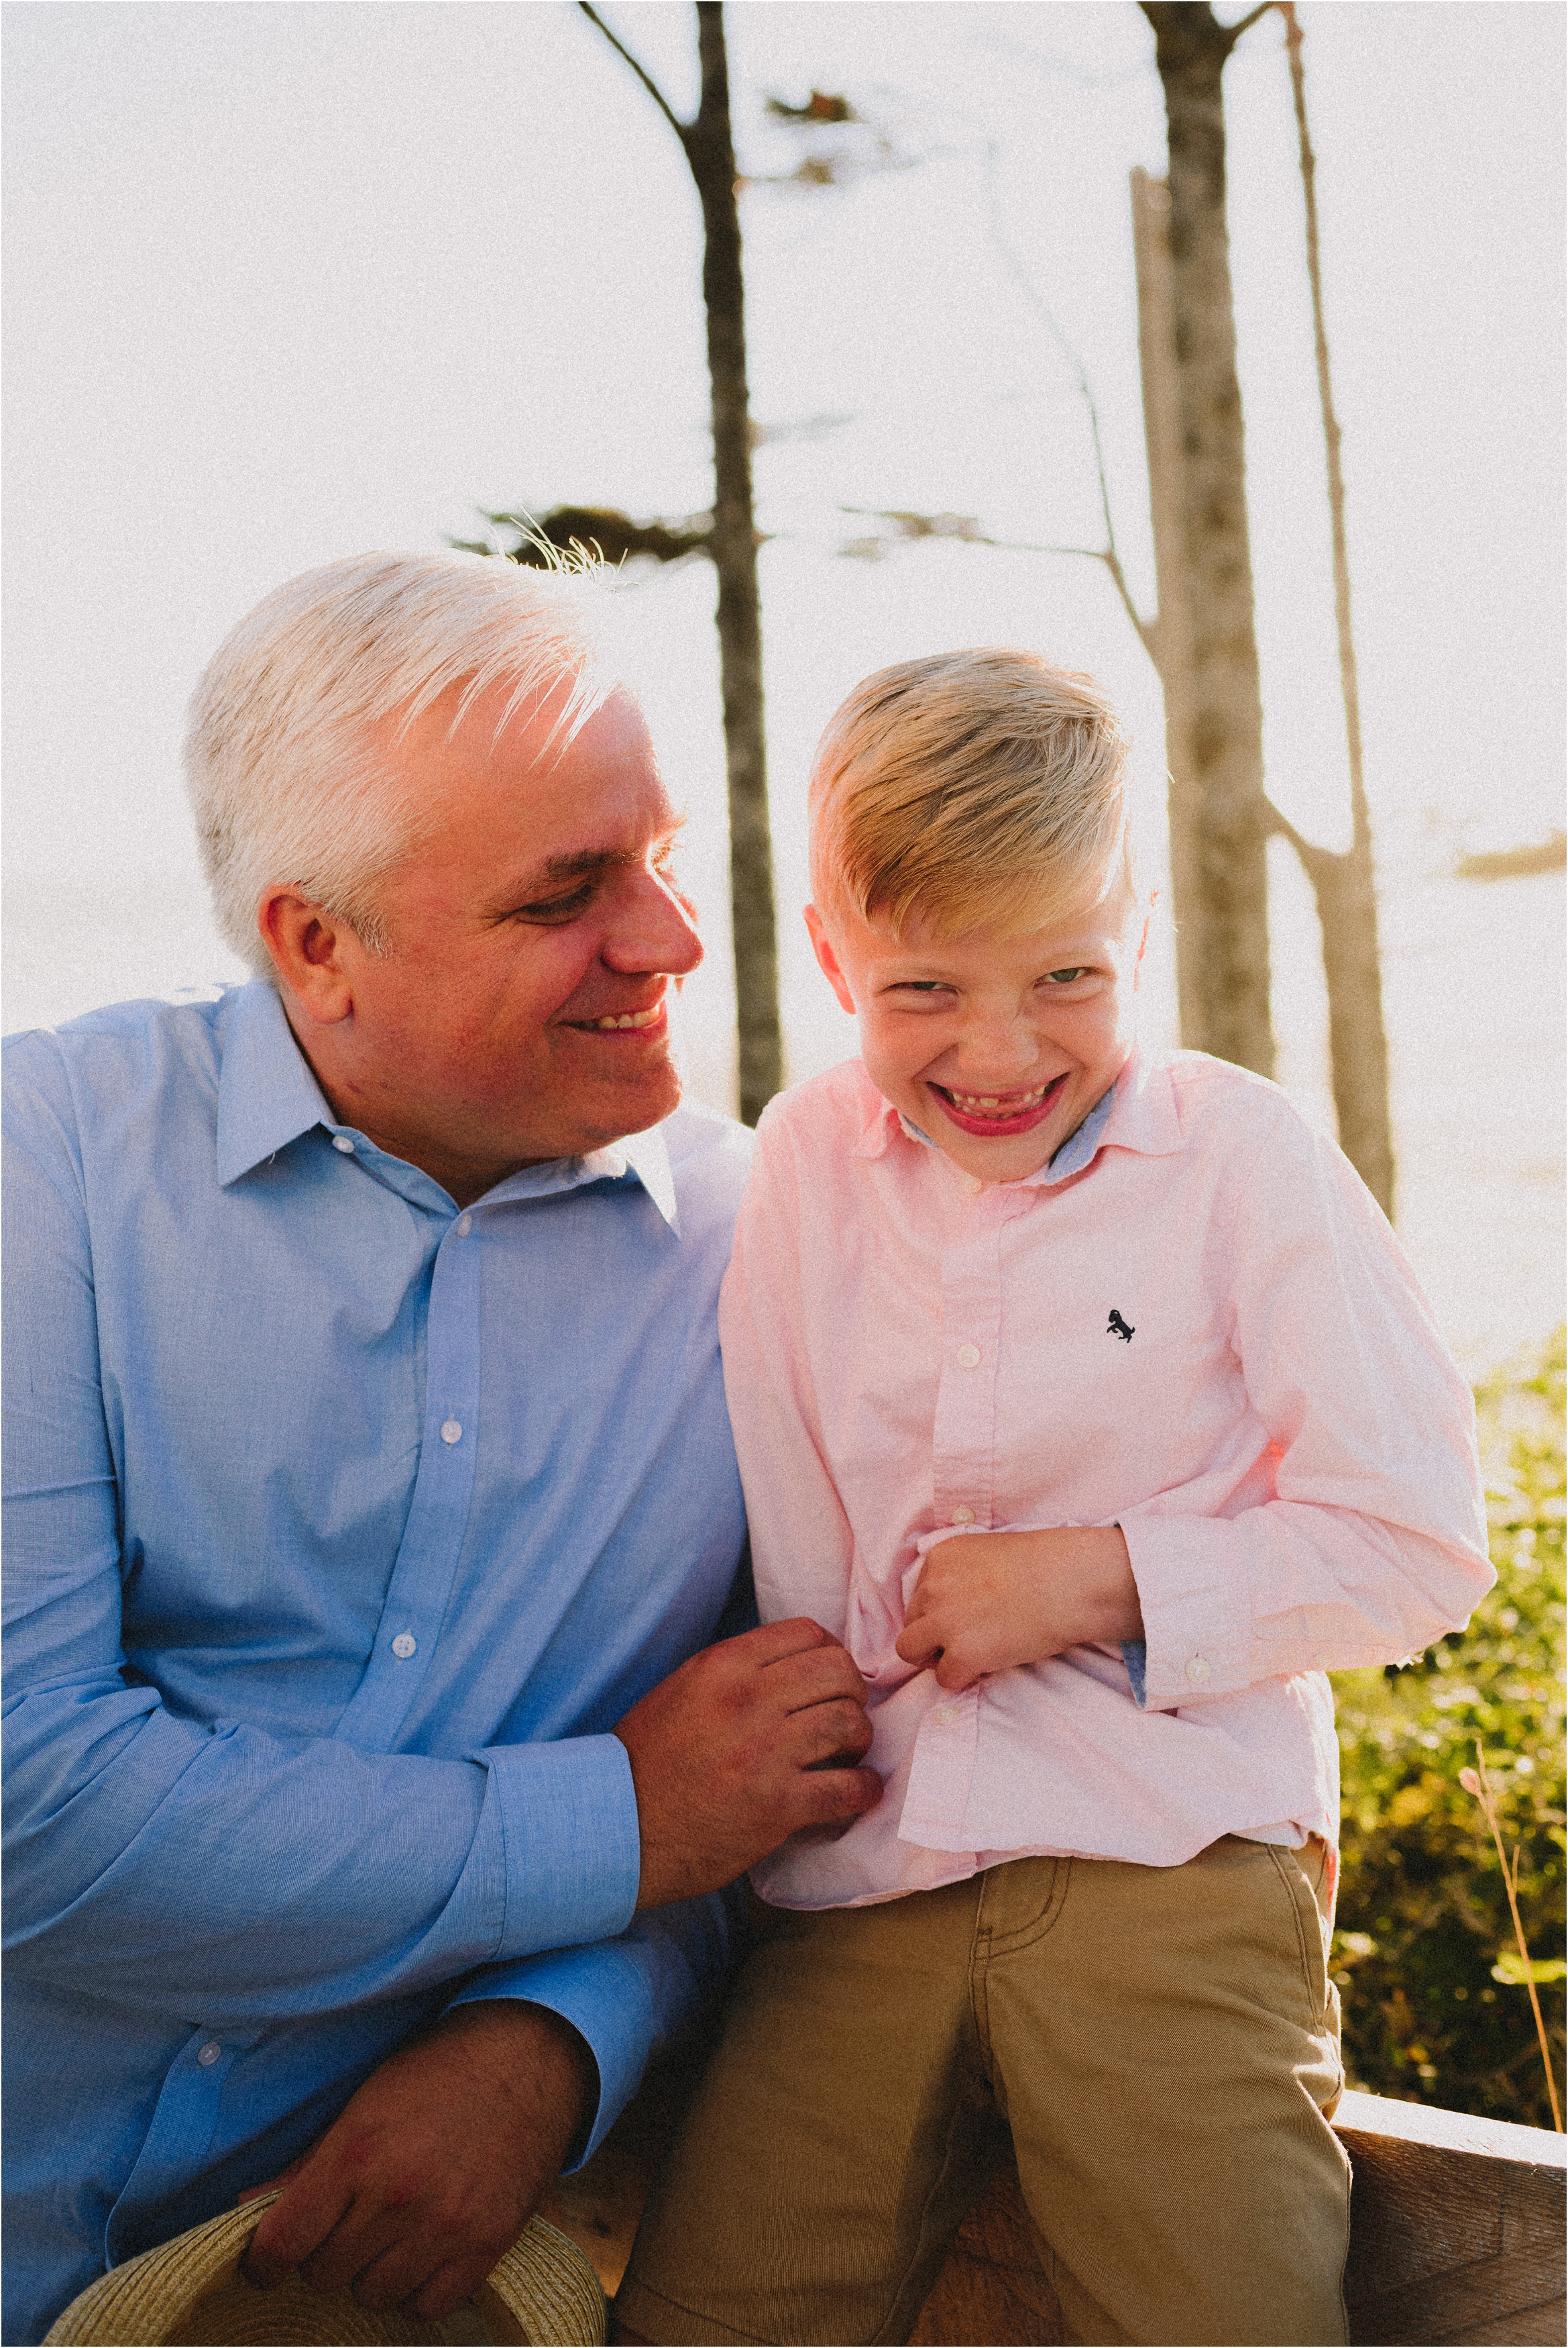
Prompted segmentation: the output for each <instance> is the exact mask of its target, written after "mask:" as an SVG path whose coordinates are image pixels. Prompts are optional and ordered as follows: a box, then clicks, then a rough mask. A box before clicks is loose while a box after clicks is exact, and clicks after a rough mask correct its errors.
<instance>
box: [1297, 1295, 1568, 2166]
mask: <svg viewBox="0 0 1568 2348" xmlns="http://www.w3.org/2000/svg"><path fill="white" fill-rule="evenodd" d="M1476 1404H1477V1410H1478V1416H1479V1421H1480V1429H1481V1458H1482V1464H1483V1467H1484V1468H1485V1471H1486V1480H1487V1507H1488V1513H1489V1517H1490V1519H1491V1559H1492V1563H1493V1564H1494V1565H1495V1567H1496V1568H1497V1574H1498V1583H1497V1588H1496V1589H1495V1590H1494V1591H1492V1592H1491V1595H1490V1597H1488V1598H1487V1599H1486V1600H1485V1601H1483V1602H1482V1604H1481V1606H1480V1607H1479V1608H1478V1609H1477V1612H1476V1614H1475V1618H1474V1621H1473V1622H1471V1626H1470V1628H1469V1629H1468V1630H1467V1631H1462V1632H1454V1633H1453V1634H1452V1635H1451V1636H1450V1637H1449V1638H1447V1639H1444V1640H1443V1641H1442V1642H1441V1643H1440V1645H1438V1646H1436V1647H1432V1648H1429V1650H1428V1651H1427V1653H1425V1654H1424V1655H1421V1656H1418V1657H1417V1658H1416V1659H1415V1660H1414V1662H1413V1663H1409V1664H1406V1665H1403V1666H1391V1667H1390V1668H1389V1670H1388V1671H1386V1672H1343V1673H1338V1674H1337V1679H1336V1693H1337V1698H1338V1705H1339V1737H1340V1746H1341V1754H1342V1766H1343V1771H1344V1807H1343V1818H1344V1825H1343V1844H1342V1849H1343V1873H1342V1877H1341V1885H1340V1893H1339V1914H1338V1929H1337V1931H1336V1933H1335V1941H1334V1972H1335V1978H1336V1980H1337V1982H1338V1983H1339V1988H1340V1993H1341V1995H1342V1997H1343V1999H1344V2002H1345V2064H1346V2072H1347V2075H1348V2079H1349V2082H1350V2084H1351V2085H1352V2086H1358V2087H1365V2088H1368V2089H1369V2090H1370V2091H1371V2092H1372V2093H1373V2094H1376V2095H1381V2096H1399V2097H1401V2098H1402V2099H1404V2100H1405V2101H1406V2102H1411V2103H1430V2104H1443V2105H1447V2106H1449V2107H1450V2109H1451V2110H1457V2111H1464V2112H1478V2113H1481V2114H1484V2115H1486V2116H1489V2117H1491V2118H1494V2119H1509V2120H1522V2121H1524V2122H1526V2123H1528V2124H1529V2125H1531V2126H1532V2127H1551V2126H1552V2114H1551V2107H1550V2105H1549V2103H1548V2099H1547V2094H1546V2082H1545V2075H1544V2073H1543V2071H1542V2063H1541V2055H1540V2049H1539V2044H1538V2041H1537V2038H1536V2034H1535V2025H1534V2022H1533V2019H1532V2014H1531V2011H1530V1998H1529V1993H1528V1992H1527V1990H1526V1989H1525V1988H1524V1986H1523V1985H1522V1974H1521V1967H1520V1960H1519V1955H1518V1944H1517V1942H1516V1941H1515V1939H1514V1933H1513V1926H1512V1920H1511V1918H1510V1915H1509V1910H1508V1898H1507V1893H1506V1891H1505V1890H1504V1888H1503V1880H1502V1871H1501V1867H1500V1866H1499V1863H1498V1858H1497V1851H1496V1848H1495V1846H1494V1844H1493V1842H1492V1839H1491V1834H1490V1833H1489V1831H1488V1829H1487V1826H1486V1821H1485V1819H1484V1818H1483V1817H1482V1815H1481V1806H1480V1804H1479V1803H1478V1802H1477V1801H1476V1800H1474V1799H1473V1797H1471V1795H1469V1794H1467V1793H1466V1792H1465V1791H1464V1790H1463V1788H1462V1787H1460V1782H1459V1773H1460V1770H1461V1769H1462V1768H1465V1767H1467V1766H1470V1767H1473V1766H1474V1763H1475V1746H1476V1742H1477V1740H1478V1739H1479V1741H1480V1743H1481V1747H1482V1749H1483V1751H1484V1753H1485V1755H1486V1763H1487V1769H1488V1772H1489V1775H1490V1776H1491V1782H1492V1786H1493V1788H1494V1790H1495V1792H1496V1795H1497V1801H1498V1807H1499V1810H1500V1812H1501V1819H1502V1827H1503V1836H1504V1841H1505V1843H1506V1845H1507V1847H1508V1849H1509V1850H1510V1852H1511V1853H1512V1849H1513V1845H1514V1842H1515V1840H1516V1839H1517V1841H1518V1842H1519V1844H1520V1847H1521V1852H1522V1857H1521V1862H1520V1871H1519V1905H1520V1911H1521V1914H1522V1919H1523V1923H1524V1929H1525V1933H1526V1937H1527V1939H1528V1941H1529V1944H1530V1952H1531V1956H1532V1961H1534V1962H1533V1971H1534V1972H1535V1976H1536V1982H1537V1988H1538V1993H1539V1995H1540V1998H1541V2003H1542V2011H1543V2013H1544V2014H1545V2017H1546V2022H1547V2027H1548V2030H1549V2032H1550V2034H1551V2036H1552V2039H1553V2052H1554V2055H1555V2056H1556V2060H1557V2075H1558V2080H1559V2092H1560V2093H1561V2081H1562V2075H1563V2065H1562V2054H1563V1876H1564V1835H1563V1333H1562V1332H1561V1331H1559V1333H1558V1334H1557V1336H1556V1337H1555V1338H1554V1339H1553V1341H1552V1343H1551V1344H1549V1345H1548V1347H1547V1348H1546V1351H1545V1354H1544V1355H1543V1356H1542V1359H1541V1360H1540V1361H1539V1362H1536V1363H1532V1364H1531V1365H1528V1366H1527V1367H1525V1368H1522V1369H1518V1370H1515V1371H1512V1372H1503V1373H1501V1374H1500V1375H1498V1376H1496V1377H1494V1378H1492V1379H1491V1380H1489V1381H1488V1382H1487V1383H1486V1384H1485V1385H1482V1386H1481V1387H1480V1388H1478V1390H1477V1395H1476Z"/></svg>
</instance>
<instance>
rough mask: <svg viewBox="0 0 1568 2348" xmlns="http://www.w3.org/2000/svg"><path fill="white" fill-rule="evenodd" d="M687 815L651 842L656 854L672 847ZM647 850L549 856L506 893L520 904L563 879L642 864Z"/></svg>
mask: <svg viewBox="0 0 1568 2348" xmlns="http://www.w3.org/2000/svg"><path fill="white" fill-rule="evenodd" d="M684 820H685V819H684V817H682V818H681V819H679V820H677V821H676V822H674V823H671V824H666V825H665V827H664V829H663V830H662V831H661V832H659V833H657V834H656V835H655V837H654V839H653V841H652V848H653V850H654V854H655V856H656V857H658V856H660V855H662V854H663V853H664V852H665V851H666V850H669V849H670V848H671V847H673V845H674V842H675V839H676V837H677V835H678V833H679V832H680V830H681V829H682V823H683V822H684ZM645 853H646V850H638V849H635V848H582V849H579V850H577V851H576V852H575V853H574V854H572V855H569V856H549V857H547V858H546V859H545V861H544V862H543V863H542V864H539V865H536V867H535V868H534V870H532V871H531V872H529V873H528V874H526V875H525V876H524V878H523V879H522V880H518V882H517V884H516V885H515V886H514V887H511V888H508V889H507V890H506V891H504V892H503V893H504V894H505V896H506V897H507V901H508V902H510V903H512V904H518V903H520V902H522V901H524V900H525V899H527V898H528V897H530V896H532V895H534V894H535V893H536V892H537V891H538V890H540V889H549V888H553V887H554V886H555V885H556V884H557V883H559V881H562V880H584V879H586V878H587V877H588V876H589V874H590V873H596V872H626V871H630V870H635V869H636V867H637V866H639V865H641V862H642V860H643V857H644V855H645Z"/></svg>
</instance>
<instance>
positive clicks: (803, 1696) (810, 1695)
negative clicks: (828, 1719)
mask: <svg viewBox="0 0 1568 2348" xmlns="http://www.w3.org/2000/svg"><path fill="white" fill-rule="evenodd" d="M761 1693H762V1694H763V1695H764V1698H765V1700H766V1701H767V1703H768V1704H783V1706H784V1710H785V1711H786V1712H804V1711H805V1710H806V1709H807V1708H808V1706H810V1705H812V1704H833V1703H835V1702H837V1700H838V1699H839V1698H840V1697H845V1696H846V1697H847V1698H848V1699H849V1701H850V1703H851V1704H864V1703H865V1701H866V1682H865V1681H864V1680H863V1679H862V1677H861V1675H860V1673H859V1672H858V1671H857V1670H856V1666H855V1664H854V1663H853V1661H852V1660H851V1658H850V1657H849V1656H848V1655H847V1654H845V1651H844V1649H843V1648H842V1647H840V1646H837V1645H835V1646H831V1647H807V1648H805V1649H804V1650H803V1651H802V1652H801V1653H798V1654H793V1655H785V1656H784V1657H783V1658H781V1660H780V1661H779V1662H778V1663H773V1664H770V1665H769V1667H768V1669H767V1670H766V1672H764V1673H763V1674H762V1679H761Z"/></svg>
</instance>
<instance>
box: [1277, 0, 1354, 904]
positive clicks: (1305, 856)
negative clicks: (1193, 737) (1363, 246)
mask: <svg viewBox="0 0 1568 2348" xmlns="http://www.w3.org/2000/svg"><path fill="white" fill-rule="evenodd" d="M1270 5H1272V0H1270ZM1263 815H1264V822H1265V824H1266V827H1267V829H1268V830H1269V832H1270V834H1271V835H1273V836H1275V837H1277V838H1278V839H1288V840H1289V842H1290V844H1291V846H1292V848H1294V849H1295V850H1296V854H1297V856H1298V857H1299V858H1300V859H1301V869H1302V870H1303V871H1304V872H1305V873H1306V874H1307V879H1308V880H1311V879H1312V878H1313V868H1314V866H1317V868H1318V870H1321V869H1322V868H1323V867H1324V866H1325V865H1328V864H1338V863H1341V862H1343V859H1342V858H1341V857H1340V855H1339V854H1338V852H1337V850H1335V849H1332V848H1319V847H1318V846H1317V842H1316V841H1315V840H1310V839H1304V838H1303V837H1302V835H1301V833H1300V832H1298V831H1297V830H1296V826H1295V825H1294V824H1293V823H1292V822H1291V820H1290V818H1289V817H1288V816H1286V815H1281V813H1280V811H1279V809H1278V808H1276V806H1275V804H1274V801H1273V800H1272V799H1271V798H1267V797H1265V798H1264V802H1263Z"/></svg>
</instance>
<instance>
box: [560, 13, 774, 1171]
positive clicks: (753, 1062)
mask: <svg viewBox="0 0 1568 2348" xmlns="http://www.w3.org/2000/svg"><path fill="white" fill-rule="evenodd" d="M578 5H579V7H580V8H581V10H582V13H583V15H585V16H587V17H588V18H589V20H590V22H592V23H593V24H594V25H596V26H598V27H599V30H600V32H601V33H602V34H603V35H604V37H605V39H606V40H607V41H608V42H609V43H610V46H611V47H612V48H613V49H615V50H616V51H617V52H618V53H619V54H620V56H621V57H624V58H625V59H626V62H627V64H628V65H629V66H630V67H631V69H632V71H633V73H635V74H636V76H637V77H638V79H639V80H640V81H641V84H642V86H643V88H645V89H646V90H647V91H648V93H649V95H650V96H651V98H652V99H653V101H654V103H655V104H656V105H657V106H658V108H659V109H660V111H661V113H662V114H663V116H664V118H665V119H666V121H667V122H668V123H669V124H670V127H671V129H672V130H673V131H674V133H675V136H676V137H677V138H678V139H680V141H681V145H682V150H683V152H684V154H685V157H686V160H687V162H688V163H689V164H690V165H691V167H692V179H693V180H695V181H696V183H697V193H698V196H699V197H700V198H701V200H702V229H703V236H704V242H703V251H702V300H703V304H704V307H705V309H706V311H707V318H708V378H709V383H710V385H711V386H712V416H713V472H714V500H713V529H712V540H711V541H710V547H709V551H710V552H711V553H712V558H713V563H714V567H715V568H716V570H717V572H718V574H719V610H718V625H719V662H720V677H721V689H722V691H723V703H724V757H725V764H726V767H727V769H728V774H729V788H730V911H731V919H732V923H733V935H734V956H735V1016H736V1024H737V1026H738V1029H739V1036H740V1096H741V1115H742V1117H743V1118H744V1120H745V1122H746V1123H747V1124H748V1125H755V1123H756V1121H757V1119H758V1117H761V1115H762V1113H763V1111H764V1108H765V1107H767V1105H768V1103H769V1101H770V1100H771V1099H772V1098H773V1097H774V1093H776V1092H777V1091H778V1089H779V1086H780V1085H781V1084H782V1083H783V1082H784V1052H783V1045H782V1041H781V1037H780V1032H779V986H778V946H777V938H776V932H775V927H774V872H773V843H772V839H771V838H770V835H769V829H768V778H767V742H766V736H765V734H764V723H763V638H762V602H761V596H760V594H759V592H758V587H757V531H756V521H755V518H754V515H753V506H752V427H751V415H750V408H749V405H748V400H747V394H746V323H745V289H744V285H743V281H742V276H741V216H740V211H739V208H738V206H737V204H736V201H735V147H734V138H733V131H732V129H731V125H730V73H729V61H728V57H727V55H726V51H725V46H724V11H723V5H722V0H697V52H698V59H699V63H700V65H701V67H702V100H701V103H700V105H699V107H698V109H697V115H696V118H695V120H694V121H692V122H682V120H681V119H680V118H679V116H678V115H677V114H676V113H675V112H674V110H673V108H671V105H670V102H669V100H668V99H667V98H665V96H664V94H663V92H662V91H661V89H660V88H659V86H658V84H657V83H656V82H655V81H654V80H653V79H652V78H651V76H650V75H649V74H648V73H647V72H646V71H645V69H644V68H643V67H641V65H639V64H638V62H637V59H636V58H635V57H633V56H632V55H631V52H630V49H628V48H627V47H626V46H625V44H624V43H623V42H622V41H620V39H618V37H617V36H616V35H615V34H614V33H612V32H611V31H610V26H608V25H607V24H606V23H605V22H604V19H603V18H602V17H601V16H600V15H599V13H598V11H597V10H596V9H594V8H592V7H591V6H589V5H588V0H578Z"/></svg>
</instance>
